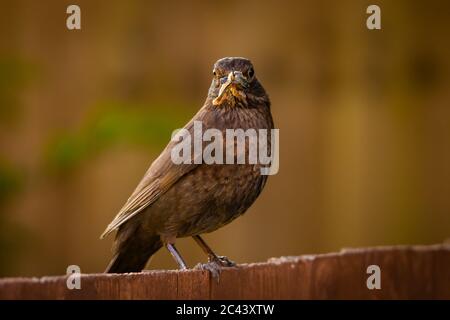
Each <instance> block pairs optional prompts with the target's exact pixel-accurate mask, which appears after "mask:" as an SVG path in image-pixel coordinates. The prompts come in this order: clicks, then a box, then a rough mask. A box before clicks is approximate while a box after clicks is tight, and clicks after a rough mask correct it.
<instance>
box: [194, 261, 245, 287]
mask: <svg viewBox="0 0 450 320" xmlns="http://www.w3.org/2000/svg"><path fill="white" fill-rule="evenodd" d="M232 267H236V263H234V262H233V261H231V260H230V259H228V258H227V257H224V256H216V257H209V259H208V262H207V263H199V264H197V265H196V266H195V269H200V270H208V271H209V272H210V273H211V275H212V277H213V278H214V279H216V281H217V283H219V279H220V273H221V272H222V269H223V268H232Z"/></svg>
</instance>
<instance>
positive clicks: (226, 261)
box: [208, 256, 236, 268]
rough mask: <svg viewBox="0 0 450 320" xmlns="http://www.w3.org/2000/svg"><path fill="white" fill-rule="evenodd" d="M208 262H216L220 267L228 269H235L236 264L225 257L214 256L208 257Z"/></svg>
mask: <svg viewBox="0 0 450 320" xmlns="http://www.w3.org/2000/svg"><path fill="white" fill-rule="evenodd" d="M208 260H209V262H216V263H217V264H219V265H220V266H221V267H225V268H230V267H236V263H235V262H234V261H231V260H230V259H228V258H227V257H225V256H216V257H210V258H209V259H208Z"/></svg>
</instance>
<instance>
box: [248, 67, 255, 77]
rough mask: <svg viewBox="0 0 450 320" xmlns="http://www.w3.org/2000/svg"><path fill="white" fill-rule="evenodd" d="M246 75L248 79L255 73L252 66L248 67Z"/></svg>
mask: <svg viewBox="0 0 450 320" xmlns="http://www.w3.org/2000/svg"><path fill="white" fill-rule="evenodd" d="M247 75H248V78H249V79H252V78H253V76H254V75H255V70H253V68H250V69H249V70H248V71H247Z"/></svg>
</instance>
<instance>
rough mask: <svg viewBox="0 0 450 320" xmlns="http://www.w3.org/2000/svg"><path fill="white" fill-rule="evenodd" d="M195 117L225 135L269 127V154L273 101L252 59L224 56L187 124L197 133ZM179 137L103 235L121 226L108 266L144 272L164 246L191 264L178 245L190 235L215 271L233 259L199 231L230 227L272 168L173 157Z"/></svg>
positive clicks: (114, 270) (113, 270)
mask: <svg viewBox="0 0 450 320" xmlns="http://www.w3.org/2000/svg"><path fill="white" fill-rule="evenodd" d="M194 121H201V123H202V126H203V128H204V129H205V130H206V129H209V128H215V129H218V130H219V131H220V132H221V133H222V135H223V138H224V141H225V140H226V134H225V132H226V131H227V129H243V130H244V131H246V130H247V129H255V130H256V131H257V130H258V129H265V130H267V131H266V132H269V134H268V137H267V140H266V141H267V145H266V146H267V149H268V150H266V151H268V152H267V153H268V154H269V155H270V153H271V135H270V131H271V129H273V120H272V115H271V113H270V101H269V98H268V96H267V94H266V92H265V90H264V88H263V87H262V86H261V84H260V83H259V81H258V80H257V79H256V76H255V71H254V69H253V65H252V63H251V62H250V60H248V59H245V58H223V59H220V60H218V61H217V62H216V63H215V64H214V70H213V79H212V83H211V87H210V88H209V92H208V96H207V98H206V102H205V104H204V105H203V107H202V108H201V109H200V110H199V111H198V113H197V114H196V115H195V116H194V118H193V119H192V120H191V121H190V122H189V123H188V124H187V125H186V126H185V127H184V129H186V130H187V131H188V132H189V133H191V134H192V133H193V131H194V127H195V125H194ZM263 132H264V131H263ZM194 136H195V134H194ZM233 140H234V138H233ZM248 140H250V139H248ZM193 143H195V142H193ZM203 143H204V142H203V141H202V144H203ZM224 143H226V142H224ZM251 143H254V142H251V141H247V140H246V141H245V148H243V151H239V150H237V151H235V153H236V154H235V156H234V159H235V160H236V158H238V157H239V153H240V152H241V156H242V152H243V153H244V157H245V158H246V159H247V160H248V158H249V148H250V147H249V144H251ZM176 144H177V141H174V140H172V141H171V142H170V143H169V144H168V145H167V147H166V148H165V149H164V151H163V152H162V153H161V155H160V156H159V157H158V158H157V159H156V160H155V161H154V162H153V163H152V165H151V166H150V168H149V169H148V171H147V173H146V174H145V175H144V177H143V179H142V180H141V182H140V183H139V185H138V186H137V188H136V190H135V191H134V192H133V194H132V195H131V196H130V198H129V199H128V201H127V202H126V204H125V205H124V207H123V208H122V209H121V210H120V212H119V213H118V214H117V216H116V217H115V218H114V220H113V221H112V222H111V223H110V224H109V225H108V227H107V228H106V230H105V232H104V233H103V234H102V236H101V238H103V237H104V236H106V235H108V234H109V233H111V232H113V231H114V230H116V229H117V234H116V238H115V243H114V248H113V251H114V256H113V258H112V260H111V262H110V264H109V265H108V267H107V269H106V272H109V273H123V272H139V271H141V270H142V269H143V268H144V267H145V265H146V263H147V261H148V260H149V258H150V257H151V256H152V255H153V254H154V253H155V252H156V251H158V250H159V249H160V248H161V247H162V246H163V245H164V246H166V248H167V249H168V250H169V251H170V253H171V254H172V255H173V257H174V258H175V260H176V261H177V263H178V265H179V267H180V268H181V269H186V264H185V262H184V261H183V259H182V257H181V256H180V254H179V253H178V251H177V249H176V248H175V245H174V244H175V240H176V238H180V237H188V236H191V237H193V238H194V239H195V240H196V242H197V243H198V244H199V245H200V246H201V248H202V249H203V250H204V251H205V253H206V254H207V255H208V258H209V262H210V263H209V264H207V265H209V266H210V267H207V269H210V270H211V271H214V270H220V268H221V267H226V266H233V265H234V263H233V262H231V261H230V260H228V259H227V258H225V257H219V256H217V255H216V254H215V253H214V252H213V251H212V250H211V249H210V248H209V247H208V246H207V245H206V243H205V242H204V241H203V239H202V238H201V237H200V234H203V233H207V232H212V231H214V230H216V229H218V228H220V227H221V226H224V225H225V224H227V223H229V222H231V221H232V220H233V219H235V218H237V217H238V216H239V215H241V214H243V213H244V212H245V211H246V210H247V209H248V208H249V207H250V206H251V205H252V203H253V202H254V201H255V200H256V198H257V197H258V195H259V194H260V192H261V191H262V189H263V187H264V185H265V183H266V180H267V175H262V174H261V171H260V169H261V168H262V167H264V165H263V164H262V163H261V162H256V164H255V163H248V162H249V161H247V162H245V163H244V164H238V163H239V162H237V161H235V162H234V164H218V163H212V164H206V163H204V162H202V161H200V162H199V161H192V162H191V163H185V162H183V163H181V164H175V163H174V162H173V161H172V158H171V152H172V150H173V148H174V147H175V145H176ZM233 146H236V141H233V145H232V147H233ZM264 148H265V147H264ZM235 149H238V148H237V147H236V148H235ZM194 160H195V159H194ZM197 160H198V159H197ZM207 265H206V266H207Z"/></svg>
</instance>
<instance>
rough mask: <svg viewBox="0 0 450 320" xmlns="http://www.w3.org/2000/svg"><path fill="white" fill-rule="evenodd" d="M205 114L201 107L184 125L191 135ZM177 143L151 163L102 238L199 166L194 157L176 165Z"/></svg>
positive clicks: (168, 147) (170, 145) (173, 143)
mask: <svg viewBox="0 0 450 320" xmlns="http://www.w3.org/2000/svg"><path fill="white" fill-rule="evenodd" d="M204 114H205V112H204V108H202V109H200V111H199V112H198V113H197V114H196V115H195V116H194V118H193V119H192V120H191V121H190V122H189V123H188V124H187V125H186V126H185V127H184V129H187V130H188V131H189V132H190V133H191V137H193V123H194V121H202V119H203V118H204ZM176 143H177V142H176V141H171V142H169V144H168V145H167V147H166V148H165V149H164V151H163V152H162V153H161V154H160V155H159V157H158V158H157V159H156V160H155V161H154V162H153V163H152V164H151V166H150V168H149V169H148V170H147V173H146V174H145V175H144V177H143V178H142V180H141V182H140V183H139V185H138V186H137V187H136V189H135V190H134V192H133V194H132V195H131V196H130V198H129V199H128V201H127V202H126V203H125V205H124V206H123V207H122V209H120V211H119V213H118V214H117V215H116V217H115V218H114V220H113V221H112V222H111V223H110V224H109V225H108V227H107V228H106V230H105V231H104V232H103V234H102V235H101V236H100V238H104V237H105V236H107V235H108V234H110V233H111V232H113V231H114V230H116V229H117V228H118V227H120V226H121V225H122V224H124V223H125V222H126V221H128V220H129V219H131V218H132V217H134V216H135V215H136V214H138V213H139V212H141V211H142V210H144V209H145V208H147V207H148V206H150V205H151V204H152V203H154V202H155V201H156V200H157V199H158V198H159V197H160V196H161V195H162V194H164V193H165V192H166V191H167V190H169V189H170V187H171V186H172V185H173V184H174V183H176V182H177V181H178V180H179V179H180V178H181V177H182V176H184V175H185V174H187V173H188V172H190V171H191V170H193V169H194V168H195V167H196V166H198V164H195V161H194V159H192V161H191V163H190V164H179V165H176V164H174V163H173V162H172V160H171V150H172V148H173V147H174V145H175V144H176Z"/></svg>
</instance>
